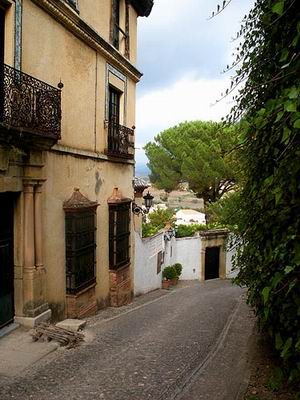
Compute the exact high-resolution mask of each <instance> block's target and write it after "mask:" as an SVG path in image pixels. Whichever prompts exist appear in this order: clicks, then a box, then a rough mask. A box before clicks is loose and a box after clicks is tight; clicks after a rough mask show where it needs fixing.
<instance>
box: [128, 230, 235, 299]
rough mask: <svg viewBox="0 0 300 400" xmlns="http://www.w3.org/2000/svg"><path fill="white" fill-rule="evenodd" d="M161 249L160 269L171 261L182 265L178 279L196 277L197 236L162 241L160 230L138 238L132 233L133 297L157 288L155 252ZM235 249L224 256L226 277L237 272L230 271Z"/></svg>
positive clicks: (199, 249)
mask: <svg viewBox="0 0 300 400" xmlns="http://www.w3.org/2000/svg"><path fill="white" fill-rule="evenodd" d="M161 250H162V251H163V252H164V263H163V265H162V266H161V271H163V269H164V268H165V267H166V266H168V265H172V264H175V263H177V262H178V263H180V264H182V267H183V268H182V275H181V277H180V279H181V280H194V279H199V277H200V268H201V237H200V236H194V237H187V238H179V239H175V238H172V239H171V240H170V241H165V240H164V234H163V232H160V233H158V234H156V235H154V236H152V237H150V238H146V239H142V238H141V236H140V234H139V233H136V235H135V268H134V294H135V296H137V295H140V294H144V293H148V292H150V291H152V290H155V289H159V288H161V281H162V273H161V272H160V273H159V274H157V254H158V252H159V251H161ZM234 254H235V249H230V250H228V252H227V255H226V278H233V277H234V276H236V274H237V271H232V257H233V256H234Z"/></svg>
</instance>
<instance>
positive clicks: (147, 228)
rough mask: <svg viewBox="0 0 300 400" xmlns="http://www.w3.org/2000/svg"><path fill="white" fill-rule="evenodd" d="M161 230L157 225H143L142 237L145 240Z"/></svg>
mask: <svg viewBox="0 0 300 400" xmlns="http://www.w3.org/2000/svg"><path fill="white" fill-rule="evenodd" d="M160 229H161V228H159V227H157V226H155V225H152V224H150V223H145V224H144V223H143V225H142V236H143V237H144V238H147V237H150V236H153V235H156V234H157V233H158V232H159V231H160Z"/></svg>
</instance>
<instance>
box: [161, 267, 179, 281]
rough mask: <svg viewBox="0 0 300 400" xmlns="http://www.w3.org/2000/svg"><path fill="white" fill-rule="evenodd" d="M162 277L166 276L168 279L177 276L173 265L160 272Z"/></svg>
mask: <svg viewBox="0 0 300 400" xmlns="http://www.w3.org/2000/svg"><path fill="white" fill-rule="evenodd" d="M162 276H163V278H166V279H167V280H168V281H170V280H172V279H175V278H177V272H176V269H175V268H174V266H173V265H169V266H168V267H166V268H165V269H164V270H163V272H162Z"/></svg>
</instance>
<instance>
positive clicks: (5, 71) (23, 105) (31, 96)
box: [0, 64, 61, 144]
mask: <svg viewBox="0 0 300 400" xmlns="http://www.w3.org/2000/svg"><path fill="white" fill-rule="evenodd" d="M3 128H4V129H3ZM0 131H1V133H2V135H1V136H2V139H3V131H4V134H8V133H9V136H10V137H13V136H16V137H17V138H18V139H20V138H21V140H25V141H26V140H32V138H33V136H35V135H37V136H39V137H40V138H42V139H48V140H50V142H51V144H54V143H55V142H57V140H58V139H60V137H61V136H60V135H61V90H60V89H57V88H55V87H53V86H50V85H48V84H46V83H45V82H42V81H40V80H39V79H36V78H33V77H32V76H30V75H27V74H25V73H23V72H20V71H18V70H16V69H14V68H12V67H10V66H8V65H5V64H2V65H0ZM4 137H5V135H4Z"/></svg>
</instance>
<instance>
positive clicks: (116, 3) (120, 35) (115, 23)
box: [110, 0, 130, 58]
mask: <svg viewBox="0 0 300 400" xmlns="http://www.w3.org/2000/svg"><path fill="white" fill-rule="evenodd" d="M121 5H124V2H123V1H122V0H112V10H111V28H110V42H111V43H112V45H113V46H114V47H115V48H116V49H118V50H121V52H122V53H123V54H124V55H125V57H126V58H130V51H129V50H130V49H129V0H125V22H124V19H123V18H122V23H121V21H120V19H121V18H120V6H121ZM121 25H122V27H121ZM124 26H125V27H124ZM121 40H122V45H121Z"/></svg>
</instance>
